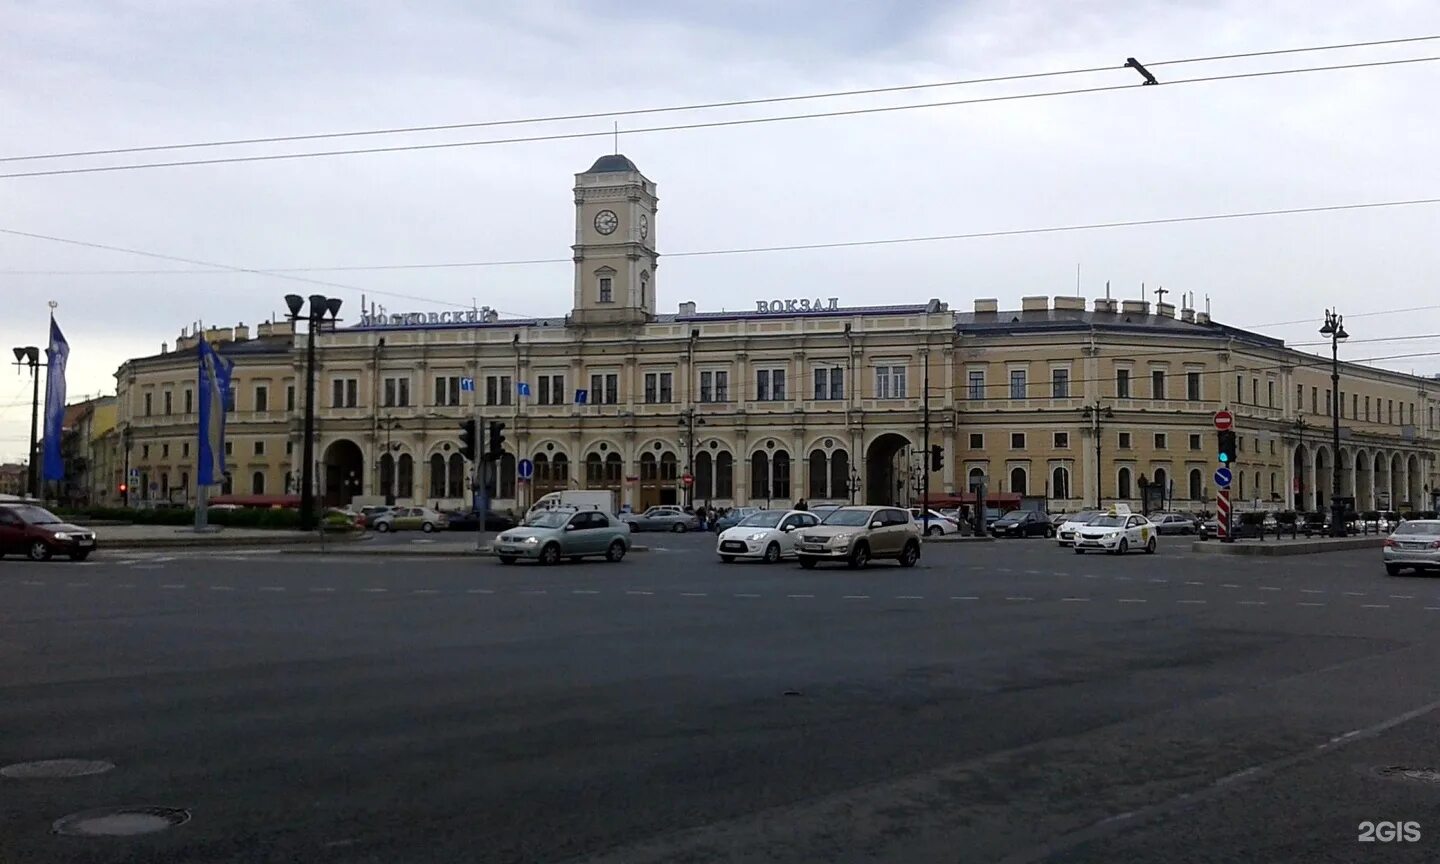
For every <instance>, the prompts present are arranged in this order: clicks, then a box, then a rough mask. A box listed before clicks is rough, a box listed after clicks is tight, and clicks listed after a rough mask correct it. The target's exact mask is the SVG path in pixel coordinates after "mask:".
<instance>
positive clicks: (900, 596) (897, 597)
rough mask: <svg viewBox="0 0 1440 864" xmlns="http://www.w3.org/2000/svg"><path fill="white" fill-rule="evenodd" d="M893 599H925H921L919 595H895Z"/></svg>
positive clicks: (922, 598)
mask: <svg viewBox="0 0 1440 864" xmlns="http://www.w3.org/2000/svg"><path fill="white" fill-rule="evenodd" d="M895 599H896V600H924V599H925V598H924V597H922V596H920V595H919V594H896V595H895Z"/></svg>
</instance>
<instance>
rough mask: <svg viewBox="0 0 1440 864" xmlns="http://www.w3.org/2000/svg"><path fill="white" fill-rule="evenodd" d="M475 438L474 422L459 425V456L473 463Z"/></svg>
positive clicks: (469, 421)
mask: <svg viewBox="0 0 1440 864" xmlns="http://www.w3.org/2000/svg"><path fill="white" fill-rule="evenodd" d="M477 437H478V436H477V432H476V429H475V421H474V420H466V421H465V422H464V423H461V424H460V455H461V456H463V457H464V458H466V459H469V460H470V461H471V462H474V461H475V445H476V443H478V442H477V440H476V439H477Z"/></svg>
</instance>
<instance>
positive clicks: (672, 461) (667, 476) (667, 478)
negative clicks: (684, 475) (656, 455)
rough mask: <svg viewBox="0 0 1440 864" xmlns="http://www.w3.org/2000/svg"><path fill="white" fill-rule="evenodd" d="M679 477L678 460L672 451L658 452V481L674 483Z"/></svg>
mask: <svg viewBox="0 0 1440 864" xmlns="http://www.w3.org/2000/svg"><path fill="white" fill-rule="evenodd" d="M679 479H680V460H679V459H677V458H676V457H675V454H674V453H670V452H668V451H667V452H665V453H661V454H660V482H661V483H674V482H675V481H676V480H679Z"/></svg>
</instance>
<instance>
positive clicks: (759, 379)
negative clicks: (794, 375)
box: [755, 369, 785, 402]
mask: <svg viewBox="0 0 1440 864" xmlns="http://www.w3.org/2000/svg"><path fill="white" fill-rule="evenodd" d="M755 399H756V401H758V402H782V401H784V399H785V370H784V369H756V370H755Z"/></svg>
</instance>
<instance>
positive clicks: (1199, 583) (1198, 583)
mask: <svg viewBox="0 0 1440 864" xmlns="http://www.w3.org/2000/svg"><path fill="white" fill-rule="evenodd" d="M1185 584H1186V585H1204V584H1205V583H1204V582H1186V583H1185Z"/></svg>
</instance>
